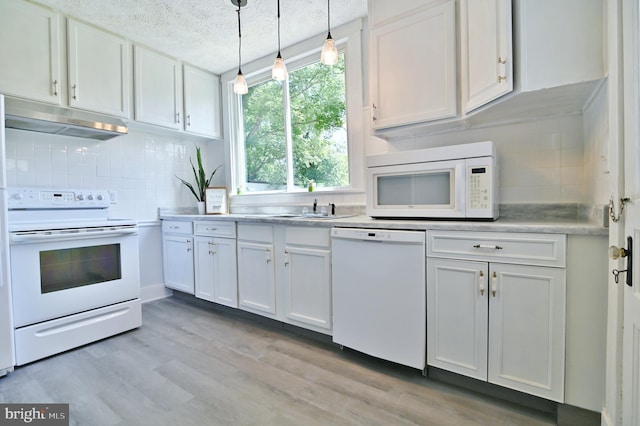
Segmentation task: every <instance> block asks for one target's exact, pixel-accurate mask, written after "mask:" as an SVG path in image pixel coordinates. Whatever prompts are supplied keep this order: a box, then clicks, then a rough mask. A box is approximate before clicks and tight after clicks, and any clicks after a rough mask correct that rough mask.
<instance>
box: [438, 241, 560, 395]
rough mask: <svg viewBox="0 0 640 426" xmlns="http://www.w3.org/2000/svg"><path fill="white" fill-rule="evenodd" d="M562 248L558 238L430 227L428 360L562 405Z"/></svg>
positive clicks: (449, 369)
mask: <svg viewBox="0 0 640 426" xmlns="http://www.w3.org/2000/svg"><path fill="white" fill-rule="evenodd" d="M565 247H566V237H565V236H564V235H533V234H503V233H501V234H498V233H482V232H475V233H466V232H465V233H463V232H455V231H443V232H437V231H429V233H428V248H427V250H428V251H427V253H428V254H427V256H428V258H427V364H428V365H430V366H434V367H438V368H442V369H444V370H448V371H452V372H455V373H458V374H463V375H465V376H469V377H473V378H476V379H480V380H485V381H488V382H490V383H494V384H497V385H500V386H504V387H508V388H511V389H515V390H519V391H522V392H525V393H528V394H531V395H536V396H539V397H542V398H546V399H550V400H553V401H558V402H563V401H564V366H565V362H564V359H565V312H566V270H565V266H566V265H565ZM470 258H471V259H473V260H469V259H470ZM554 258H555V259H554ZM526 263H528V264H526ZM554 263H555V265H553V264H554ZM541 265H545V266H541Z"/></svg>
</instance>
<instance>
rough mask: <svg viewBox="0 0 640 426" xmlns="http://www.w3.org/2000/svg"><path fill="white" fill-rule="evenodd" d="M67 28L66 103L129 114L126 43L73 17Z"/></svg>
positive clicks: (127, 115)
mask: <svg viewBox="0 0 640 426" xmlns="http://www.w3.org/2000/svg"><path fill="white" fill-rule="evenodd" d="M67 29H68V47H69V106H72V107H75V108H81V109H86V110H89V111H95V112H102V113H105V114H110V115H115V116H119V117H124V118H129V81H130V77H129V69H130V65H129V64H130V59H129V56H130V53H129V43H128V42H127V41H126V40H125V39H123V38H120V37H116V36H115V35H113V34H110V33H107V32H104V31H101V30H98V29H97V28H94V27H91V26H89V25H85V24H83V23H80V22H77V21H74V20H72V19H69V20H68V27H67ZM96 52H100V53H99V54H97V53H96Z"/></svg>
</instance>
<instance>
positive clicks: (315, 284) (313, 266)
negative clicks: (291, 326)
mask: <svg viewBox="0 0 640 426" xmlns="http://www.w3.org/2000/svg"><path fill="white" fill-rule="evenodd" d="M285 267H286V268H287V275H286V277H287V278H286V285H285V286H286V308H285V309H286V314H287V318H289V319H290V320H293V321H296V322H302V323H304V324H310V325H315V326H318V327H321V328H324V329H328V330H330V329H331V252H330V251H329V250H323V249H319V248H302V247H286V249H285Z"/></svg>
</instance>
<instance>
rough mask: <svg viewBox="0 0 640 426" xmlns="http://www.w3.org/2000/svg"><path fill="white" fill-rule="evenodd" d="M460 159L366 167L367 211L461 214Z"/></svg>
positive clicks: (400, 214) (374, 213)
mask: <svg viewBox="0 0 640 426" xmlns="http://www.w3.org/2000/svg"><path fill="white" fill-rule="evenodd" d="M464 164H465V163H464V160H452V161H434V162H429V163H413V164H400V165H390V166H379V167H368V168H367V215H368V216H371V217H416V218H464V217H465V204H464V203H465V175H466V168H465V166H464Z"/></svg>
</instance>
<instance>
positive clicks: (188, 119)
mask: <svg viewBox="0 0 640 426" xmlns="http://www.w3.org/2000/svg"><path fill="white" fill-rule="evenodd" d="M187 126H191V114H187Z"/></svg>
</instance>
